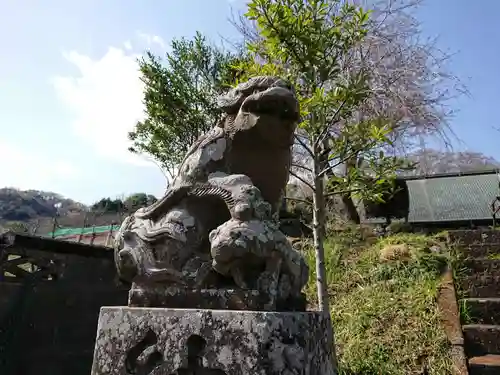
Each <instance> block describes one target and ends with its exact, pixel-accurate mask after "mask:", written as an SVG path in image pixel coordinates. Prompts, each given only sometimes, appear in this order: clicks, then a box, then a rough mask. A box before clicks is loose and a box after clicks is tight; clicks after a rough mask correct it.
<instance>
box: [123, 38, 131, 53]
mask: <svg viewBox="0 0 500 375" xmlns="http://www.w3.org/2000/svg"><path fill="white" fill-rule="evenodd" d="M123 46H124V47H125V49H126V50H128V51H130V50H131V49H132V43H130V41H129V40H127V41H126V42H125V43H123Z"/></svg>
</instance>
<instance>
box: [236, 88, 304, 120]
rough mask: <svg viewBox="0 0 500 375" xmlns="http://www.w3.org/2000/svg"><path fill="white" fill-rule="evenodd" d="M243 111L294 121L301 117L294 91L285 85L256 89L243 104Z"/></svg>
mask: <svg viewBox="0 0 500 375" xmlns="http://www.w3.org/2000/svg"><path fill="white" fill-rule="evenodd" d="M240 110H241V112H245V113H252V114H259V115H268V116H273V117H277V118H280V119H283V120H290V121H292V122H295V121H298V119H299V104H298V102H297V98H296V97H295V95H293V93H292V92H291V91H290V90H288V89H286V88H284V87H271V88H268V89H267V90H264V91H259V90H255V91H254V93H253V94H252V95H250V96H248V97H247V98H246V99H245V100H244V101H243V104H242V105H241V109H240Z"/></svg>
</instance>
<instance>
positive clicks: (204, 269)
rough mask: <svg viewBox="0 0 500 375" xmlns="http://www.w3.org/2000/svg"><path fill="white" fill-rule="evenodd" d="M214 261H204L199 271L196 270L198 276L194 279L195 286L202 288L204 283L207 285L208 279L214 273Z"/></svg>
mask: <svg viewBox="0 0 500 375" xmlns="http://www.w3.org/2000/svg"><path fill="white" fill-rule="evenodd" d="M212 270H213V268H212V263H211V262H206V263H203V264H202V265H201V266H200V268H199V269H198V271H197V272H196V277H195V280H194V287H195V288H197V289H198V288H202V287H203V286H204V285H206V283H207V280H208V279H209V278H210V275H211V273H212Z"/></svg>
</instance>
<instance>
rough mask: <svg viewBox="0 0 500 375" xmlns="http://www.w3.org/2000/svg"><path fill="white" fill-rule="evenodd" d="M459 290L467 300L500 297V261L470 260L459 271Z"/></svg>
mask: <svg viewBox="0 0 500 375" xmlns="http://www.w3.org/2000/svg"><path fill="white" fill-rule="evenodd" d="M459 272H460V275H459V277H458V280H457V283H458V284H459V290H461V292H462V293H463V294H464V297H467V298H495V297H499V296H500V260H498V259H469V260H467V261H465V262H464V267H463V268H461V269H460V270H459Z"/></svg>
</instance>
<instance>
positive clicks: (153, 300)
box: [128, 283, 307, 311]
mask: <svg viewBox="0 0 500 375" xmlns="http://www.w3.org/2000/svg"><path fill="white" fill-rule="evenodd" d="M128 305H129V306H130V307H170V308H176V309H212V310H251V311H305V309H306V305H307V302H306V299H305V296H304V295H303V294H302V295H301V296H299V297H298V298H292V297H290V298H288V299H287V300H286V301H282V300H276V301H273V302H270V300H269V296H266V295H263V294H262V293H261V292H259V291H257V290H241V289H192V290H191V289H181V288H178V287H171V286H170V287H169V286H165V285H140V284H137V283H132V288H130V291H129V299H128Z"/></svg>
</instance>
